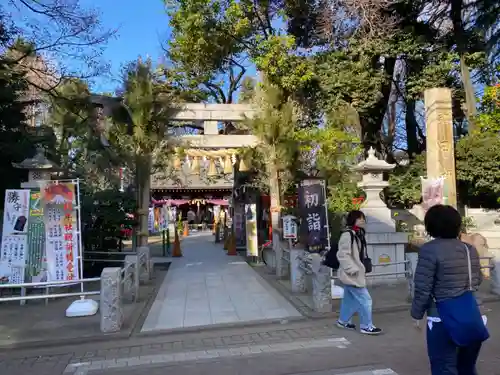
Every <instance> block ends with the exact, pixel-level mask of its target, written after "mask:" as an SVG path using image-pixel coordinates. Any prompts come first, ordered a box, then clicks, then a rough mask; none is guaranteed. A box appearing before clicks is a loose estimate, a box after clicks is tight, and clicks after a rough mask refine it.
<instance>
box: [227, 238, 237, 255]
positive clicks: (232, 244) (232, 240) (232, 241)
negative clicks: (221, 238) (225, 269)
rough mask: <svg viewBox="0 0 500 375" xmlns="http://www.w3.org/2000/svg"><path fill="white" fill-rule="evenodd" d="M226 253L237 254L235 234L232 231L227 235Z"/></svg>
mask: <svg viewBox="0 0 500 375" xmlns="http://www.w3.org/2000/svg"><path fill="white" fill-rule="evenodd" d="M227 255H238V253H237V252H236V236H235V235H234V233H231V234H230V235H229V248H228V249H227Z"/></svg>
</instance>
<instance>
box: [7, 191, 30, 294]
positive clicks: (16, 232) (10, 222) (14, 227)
mask: <svg viewBox="0 0 500 375" xmlns="http://www.w3.org/2000/svg"><path fill="white" fill-rule="evenodd" d="M29 204H30V191H29V190H24V189H18V190H6V191H5V205H4V216H3V228H2V248H1V252H0V266H1V268H0V270H1V272H2V275H0V276H2V277H8V278H9V283H10V284H22V283H24V281H25V266H26V260H27V257H28V218H29Z"/></svg>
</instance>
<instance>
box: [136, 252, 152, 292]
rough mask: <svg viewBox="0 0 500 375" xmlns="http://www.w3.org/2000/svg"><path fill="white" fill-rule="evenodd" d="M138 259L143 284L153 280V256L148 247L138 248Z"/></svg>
mask: <svg viewBox="0 0 500 375" xmlns="http://www.w3.org/2000/svg"><path fill="white" fill-rule="evenodd" d="M137 257H138V258H139V265H140V269H139V280H140V281H141V282H143V283H147V282H149V280H151V262H150V260H151V255H150V252H149V247H148V246H140V247H138V248H137Z"/></svg>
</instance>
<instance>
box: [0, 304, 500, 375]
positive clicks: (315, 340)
mask: <svg viewBox="0 0 500 375" xmlns="http://www.w3.org/2000/svg"><path fill="white" fill-rule="evenodd" d="M487 310H488V311H487V315H488V326H489V329H490V333H491V338H490V340H488V341H487V342H486V343H485V345H484V348H483V350H482V352H481V356H480V360H479V364H478V370H479V374H482V375H500V339H499V337H500V314H499V311H500V303H491V304H489V305H487ZM374 320H375V324H377V325H378V326H380V327H381V328H383V329H384V331H385V333H384V334H383V335H381V336H364V335H360V334H359V333H357V332H350V331H344V330H340V329H337V328H335V327H334V321H333V320H311V321H307V322H294V323H293V322H290V323H285V322H283V324H275V325H268V326H265V327H250V328H249V327H240V328H232V329H230V330H227V329H226V330H221V331H210V332H196V333H185V334H177V335H174V336H173V335H167V336H157V337H149V338H148V337H132V338H130V339H128V341H126V342H109V343H95V344H93V345H92V344H90V345H89V344H86V345H82V346H73V347H61V348H51V349H47V348H40V349H38V350H30V351H29V352H28V351H26V352H22V351H21V352H11V353H10V354H9V353H3V354H2V355H1V356H0V374H2V375H25V374H28V373H36V374H37V375H59V374H62V373H65V374H68V375H118V374H120V375H160V374H161V375H164V374H169V375H202V374H206V375H207V374H214V375H285V374H286V375H307V374H309V375H386V374H387V375H389V374H393V375H394V374H397V375H424V374H429V365H428V360H427V355H426V350H425V331H418V330H416V329H415V328H414V327H413V324H412V320H411V318H410V317H409V314H408V313H407V312H397V313H385V314H379V315H376V316H375V319H374ZM68 364H69V365H68ZM389 369H390V370H389ZM391 371H392V372H391Z"/></svg>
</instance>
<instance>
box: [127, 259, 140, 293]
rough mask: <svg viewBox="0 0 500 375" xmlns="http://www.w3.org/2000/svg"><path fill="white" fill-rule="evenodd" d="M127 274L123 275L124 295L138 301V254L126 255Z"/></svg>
mask: <svg viewBox="0 0 500 375" xmlns="http://www.w3.org/2000/svg"><path fill="white" fill-rule="evenodd" d="M124 268H125V274H124V275H123V278H124V283H123V294H124V297H126V298H128V297H129V296H130V298H131V299H132V300H134V301H137V299H138V298H139V263H138V258H137V255H127V256H125V265H124Z"/></svg>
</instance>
